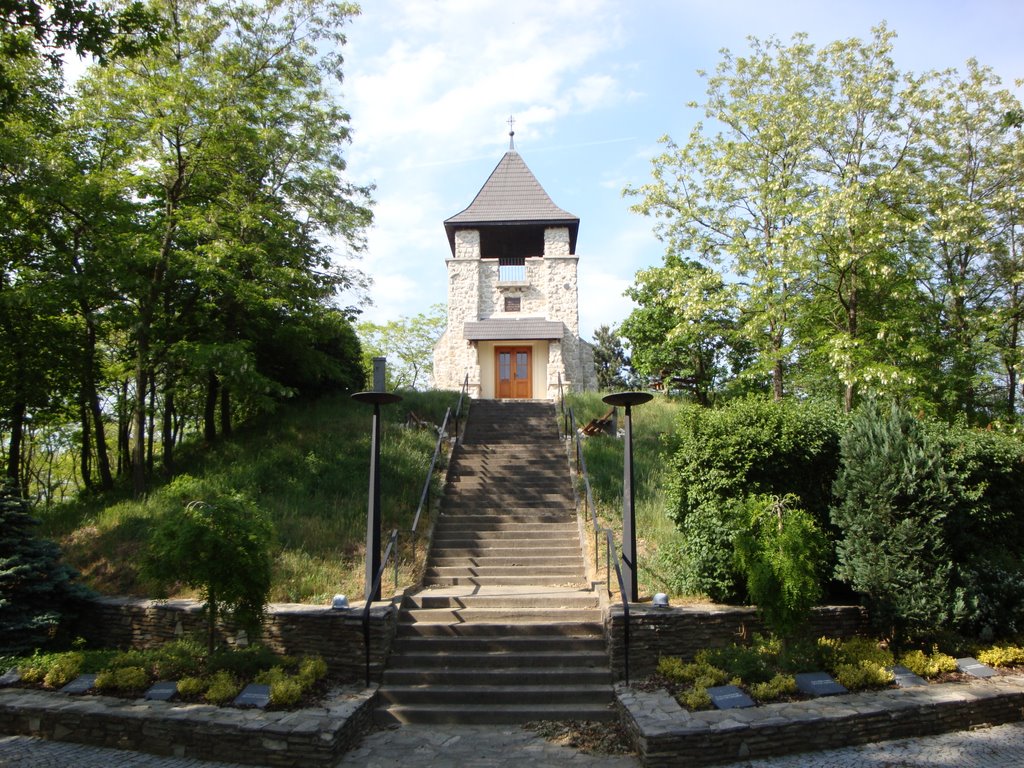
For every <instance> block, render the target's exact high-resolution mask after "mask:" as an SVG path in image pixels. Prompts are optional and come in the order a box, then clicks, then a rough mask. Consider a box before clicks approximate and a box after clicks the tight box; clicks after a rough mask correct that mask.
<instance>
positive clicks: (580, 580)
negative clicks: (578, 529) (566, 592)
mask: <svg viewBox="0 0 1024 768" xmlns="http://www.w3.org/2000/svg"><path fill="white" fill-rule="evenodd" d="M584 581H585V580H584V577H583V576H582V575H579V576H576V577H568V576H565V575H563V574H552V575H547V574H538V575H535V576H512V575H504V576H472V575H448V576H428V577H426V578H424V579H423V584H424V585H425V586H428V587H468V586H477V587H497V586H552V587H554V586H558V587H582V586H583V585H584Z"/></svg>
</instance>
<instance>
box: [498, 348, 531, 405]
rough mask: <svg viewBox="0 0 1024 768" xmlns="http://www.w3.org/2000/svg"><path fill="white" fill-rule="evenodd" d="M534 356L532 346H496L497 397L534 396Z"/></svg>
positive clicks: (528, 397)
mask: <svg viewBox="0 0 1024 768" xmlns="http://www.w3.org/2000/svg"><path fill="white" fill-rule="evenodd" d="M532 356H533V349H532V348H531V347H495V348H494V369H495V370H494V381H495V397H496V398H498V399H499V400H502V399H506V398H524V399H527V400H528V399H530V398H532V397H533V376H532V370H531V369H532V362H533V360H532Z"/></svg>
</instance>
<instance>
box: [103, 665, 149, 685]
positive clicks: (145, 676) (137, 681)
mask: <svg viewBox="0 0 1024 768" xmlns="http://www.w3.org/2000/svg"><path fill="white" fill-rule="evenodd" d="M149 684H150V677H149V673H148V672H146V670H145V669H143V668H142V667H117V668H115V669H107V670H104V671H103V672H100V673H99V674H97V675H96V690H98V691H141V690H143V689H145V688H148V687H149Z"/></svg>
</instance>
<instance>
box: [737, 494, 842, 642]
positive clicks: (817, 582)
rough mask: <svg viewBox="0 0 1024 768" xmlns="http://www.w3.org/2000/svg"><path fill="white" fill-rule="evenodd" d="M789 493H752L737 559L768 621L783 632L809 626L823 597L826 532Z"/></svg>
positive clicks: (774, 630) (790, 631) (747, 502)
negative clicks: (822, 583) (780, 495)
mask: <svg viewBox="0 0 1024 768" xmlns="http://www.w3.org/2000/svg"><path fill="white" fill-rule="evenodd" d="M799 503H800V502H799V499H798V498H797V497H796V496H794V495H792V494H790V495H787V496H784V497H782V498H779V497H778V496H763V495H761V496H748V497H747V498H746V500H745V502H744V508H745V509H744V511H745V514H744V520H743V523H744V524H743V527H742V530H741V532H740V533H739V535H738V536H737V537H736V541H735V546H736V563H737V566H738V568H739V570H740V571H741V572H742V573H743V574H744V576H745V578H746V583H747V594H748V595H749V596H750V599H751V600H752V601H753V602H754V604H755V605H756V606H757V609H758V612H759V613H760V614H761V616H762V617H763V618H764V621H765V623H766V624H767V625H768V627H769V628H770V629H771V630H772V631H773V632H775V633H777V634H779V635H780V636H782V637H784V638H788V637H791V636H792V635H794V634H795V633H796V632H797V631H798V630H800V629H801V628H805V627H806V626H807V619H808V618H809V617H810V615H811V609H812V608H813V607H814V605H815V604H816V603H817V602H818V600H819V599H820V598H821V594H822V590H821V575H820V574H821V571H822V569H823V567H824V559H825V553H826V542H825V537H824V536H823V535H822V533H821V531H820V530H819V528H818V526H817V525H815V522H814V519H813V518H812V517H811V516H810V515H809V514H808V513H807V512H805V511H804V510H803V509H801V508H800V507H799Z"/></svg>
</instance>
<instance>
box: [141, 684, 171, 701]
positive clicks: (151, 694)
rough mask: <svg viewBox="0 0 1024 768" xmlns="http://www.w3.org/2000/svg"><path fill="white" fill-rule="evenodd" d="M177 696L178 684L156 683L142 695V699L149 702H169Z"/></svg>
mask: <svg viewBox="0 0 1024 768" xmlns="http://www.w3.org/2000/svg"><path fill="white" fill-rule="evenodd" d="M177 695H178V684H177V683H175V682H160V683H156V684H155V685H154V686H153V687H152V688H150V689H149V690H148V691H146V693H145V694H143V698H145V699H148V700H149V701H170V700H171V699H173V698H174V697H175V696H177Z"/></svg>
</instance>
